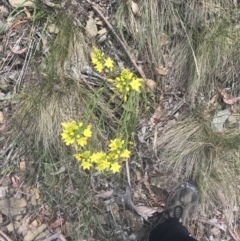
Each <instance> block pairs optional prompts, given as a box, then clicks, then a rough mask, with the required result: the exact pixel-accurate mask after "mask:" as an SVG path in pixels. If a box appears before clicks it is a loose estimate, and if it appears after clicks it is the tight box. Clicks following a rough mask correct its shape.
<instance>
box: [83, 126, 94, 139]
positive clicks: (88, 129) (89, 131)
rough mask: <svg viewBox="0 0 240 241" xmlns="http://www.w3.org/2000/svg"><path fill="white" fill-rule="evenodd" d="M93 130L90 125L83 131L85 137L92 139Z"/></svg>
mask: <svg viewBox="0 0 240 241" xmlns="http://www.w3.org/2000/svg"><path fill="white" fill-rule="evenodd" d="M91 128H92V126H91V125H88V126H87V128H86V129H85V130H84V131H83V135H84V136H85V137H91V136H92V131H91Z"/></svg>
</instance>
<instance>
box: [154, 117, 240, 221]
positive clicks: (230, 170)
mask: <svg viewBox="0 0 240 241" xmlns="http://www.w3.org/2000/svg"><path fill="white" fill-rule="evenodd" d="M239 142H240V135H239V132H236V133H231V134H226V135H222V134H217V133H215V132H213V131H212V129H211V127H210V125H209V124H208V122H207V121H206V120H203V119H202V118H200V117H199V116H191V117H189V118H188V119H186V120H184V121H182V122H180V123H178V124H177V125H176V126H174V127H172V128H170V129H169V130H168V131H166V132H165V133H161V134H159V138H158V139H157V147H156V152H157V153H158V157H159V162H160V163H161V164H164V165H167V166H168V167H173V168H174V170H175V172H176V173H178V174H179V175H180V176H182V177H183V179H185V180H188V179H190V180H194V181H196V183H197V185H198V187H199V189H200V193H201V209H202V213H211V212H212V210H213V209H214V208H216V207H217V208H219V209H221V210H223V211H224V213H225V214H226V220H227V221H228V222H229V225H233V224H234V223H235V222H234V218H233V210H234V209H235V206H236V205H237V203H238V201H239V200H238V197H239V189H238V185H239V181H238V180H237V177H238V176H239V173H240V172H239V171H240V164H239V158H240V156H239V145H238V144H239ZM235 218H236V217H235Z"/></svg>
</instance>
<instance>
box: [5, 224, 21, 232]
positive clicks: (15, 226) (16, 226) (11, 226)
mask: <svg viewBox="0 0 240 241" xmlns="http://www.w3.org/2000/svg"><path fill="white" fill-rule="evenodd" d="M20 226H21V223H20V222H14V225H13V223H9V224H8V226H7V230H8V232H9V233H11V232H13V231H14V230H15V229H18V228H19V227H20Z"/></svg>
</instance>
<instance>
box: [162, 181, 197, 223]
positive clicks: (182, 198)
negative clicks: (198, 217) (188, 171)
mask: <svg viewBox="0 0 240 241" xmlns="http://www.w3.org/2000/svg"><path fill="white" fill-rule="evenodd" d="M198 199H199V194H198V190H197V188H196V187H195V186H194V185H193V184H191V183H190V182H183V183H181V184H179V185H177V186H176V187H175V188H174V189H173V190H172V191H171V193H170V194H169V196H168V199H167V203H166V205H165V209H164V211H163V212H162V214H161V217H160V220H159V221H158V224H160V223H163V222H164V221H166V220H167V219H169V218H177V219H178V220H180V219H181V220H182V224H183V225H184V226H187V225H188V222H189V221H190V219H191V218H192V216H193V214H194V212H195V210H196V207H197V204H198Z"/></svg>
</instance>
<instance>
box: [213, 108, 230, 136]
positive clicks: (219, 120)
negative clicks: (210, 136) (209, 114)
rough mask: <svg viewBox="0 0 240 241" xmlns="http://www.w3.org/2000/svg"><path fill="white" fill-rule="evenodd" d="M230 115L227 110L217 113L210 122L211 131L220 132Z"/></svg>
mask: <svg viewBox="0 0 240 241" xmlns="http://www.w3.org/2000/svg"><path fill="white" fill-rule="evenodd" d="M230 115H231V112H230V111H229V110H228V109H226V110H220V111H218V112H217V114H216V115H215V116H214V118H213V120H212V129H213V130H214V131H217V132H222V131H223V126H224V123H225V121H226V120H227V119H228V117H229V116H230Z"/></svg>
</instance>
